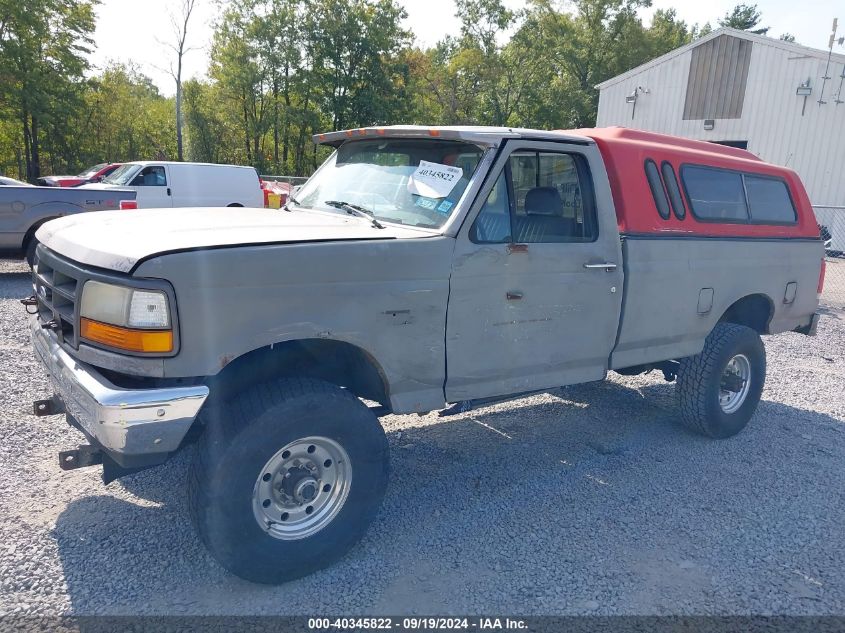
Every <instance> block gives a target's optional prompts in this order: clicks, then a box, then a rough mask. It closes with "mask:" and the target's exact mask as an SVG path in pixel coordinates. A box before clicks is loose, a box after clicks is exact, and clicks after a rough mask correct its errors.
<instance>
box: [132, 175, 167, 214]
mask: <svg viewBox="0 0 845 633" xmlns="http://www.w3.org/2000/svg"><path fill="white" fill-rule="evenodd" d="M131 188H132V189H134V190H135V191H136V192H137V198H136V199H137V200H138V207H139V208H142V209H160V208H167V207H172V206H173V196H172V195H171V189H170V181H169V179H168V173H167V167H166V166H165V165H147V166H146V167H144V168H143V169H142V170H141V171H139V172H138V175H137V176H135V178H133V179H132V185H131Z"/></svg>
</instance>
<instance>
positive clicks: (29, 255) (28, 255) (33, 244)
mask: <svg viewBox="0 0 845 633" xmlns="http://www.w3.org/2000/svg"><path fill="white" fill-rule="evenodd" d="M37 248H38V240H37V239H35V236H34V235H33V236H32V237H31V238H29V241H28V242H27V243H26V249H25V251H24V259H26V263H27V264H29V267H30V268H32V266H33V264H35V249H37Z"/></svg>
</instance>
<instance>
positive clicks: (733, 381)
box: [719, 354, 751, 413]
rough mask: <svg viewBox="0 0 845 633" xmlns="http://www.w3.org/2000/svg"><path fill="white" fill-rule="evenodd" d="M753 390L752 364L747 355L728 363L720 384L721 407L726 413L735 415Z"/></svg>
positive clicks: (739, 356) (737, 357) (736, 357)
mask: <svg viewBox="0 0 845 633" xmlns="http://www.w3.org/2000/svg"><path fill="white" fill-rule="evenodd" d="M750 388H751V362H750V361H749V360H748V357H747V356H745V354H737V355H736V356H734V357H733V358H731V359H730V360H729V361H728V364H727V365H726V366H725V369H724V371H723V372H722V377H721V381H720V384H719V406H720V407H721V408H722V411H724V412H725V413H734V412H735V411H736V410H737V409H739V408H740V407H741V406H742V403H743V402H745V399H746V398H747V397H748V391H749V389H750Z"/></svg>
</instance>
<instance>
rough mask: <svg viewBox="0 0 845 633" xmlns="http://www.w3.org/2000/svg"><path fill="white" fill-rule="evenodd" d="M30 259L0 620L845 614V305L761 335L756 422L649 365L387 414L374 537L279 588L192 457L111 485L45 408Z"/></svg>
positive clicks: (6, 293) (0, 496)
mask: <svg viewBox="0 0 845 633" xmlns="http://www.w3.org/2000/svg"><path fill="white" fill-rule="evenodd" d="M24 271H25V269H24V267H23V266H22V265H21V264H18V263H16V262H0V332H2V337H0V388H2V394H3V398H2V406H0V516H2V517H3V520H2V522H0V614H2V613H31V614H39V615H55V614H78V615H82V614H104V613H107V614H140V613H144V614H186V613H191V614H193V613H197V614H263V613H274V614H305V613H308V614H319V615H325V614H379V613H390V614H405V613H408V614H413V613H417V614H432V613H435V614H448V613H520V614H524V615H527V614H546V613H556V614H588V613H589V614H638V615H650V614H659V615H662V614H693V613H694V614H771V613H776V614H845V574H843V569H845V536H843V529H845V528H843V526H845V495H843V490H845V374H843V370H845V311H843V310H841V309H836V310H833V309H832V310H829V311H828V315H827V317H826V318H825V319H823V321H822V324H821V326H820V332H819V336H818V337H817V338H815V339H808V338H806V337H803V336H800V335H797V334H786V335H781V336H778V337H775V338H770V339H767V341H766V348H767V351H768V354H769V366H770V369H769V378H768V383H767V387H766V391H765V393H764V395H763V400H764V402H762V403H761V405H760V408H759V410H758V413H757V414H756V416H755V418H754V420H753V421H752V424H751V426H750V427H749V428H748V429H747V430H746V431H745V432H744V433H742V434H741V435H740V436H738V437H736V438H733V439H730V440H726V441H721V442H716V441H708V440H705V439H702V438H699V437H697V436H694V435H691V434H689V433H687V432H686V431H684V430H683V429H682V428H680V427H679V426H678V425H677V424H675V422H674V417H675V413H674V408H673V400H672V397H673V387H672V386H670V385H667V384H665V383H664V382H663V381H662V380H661V379H658V377H657V376H652V375H649V376H645V377H635V378H623V377H620V376H616V375H612V378H611V379H610V380H609V381H607V382H605V383H593V384H588V385H579V386H575V387H569V388H565V389H561V390H558V391H556V392H554V393H550V394H548V395H543V396H537V397H532V398H526V399H523V400H520V401H516V402H512V403H507V404H502V405H497V406H491V407H487V408H485V409H480V410H478V411H474V412H471V413H468V414H464V415H461V416H458V417H456V418H451V419H450V420H449V421H448V422H444V421H443V420H442V419H438V418H437V417H436V416H435V415H429V416H425V417H419V416H392V417H388V418H385V419H384V421H383V422H384V424H385V427H386V430H387V431H388V435H389V438H390V443H391V448H392V467H393V478H392V482H391V485H390V487H389V489H388V493H387V498H386V500H385V505H384V507H383V510H382V512H381V514H380V515H379V518H378V520H377V522H376V523H375V524H374V526H373V527H372V528H371V529H370V531H369V533H368V534H367V536H366V538H365V539H364V540H363V542H362V543H360V544H359V545H358V546H357V547H356V548H355V549H354V550H353V551H352V553H351V554H350V555H349V556H347V557H346V558H345V559H344V560H342V561H341V562H340V563H339V564H336V565H335V566H334V567H332V568H330V569H328V570H325V571H322V572H320V573H317V574H315V575H313V576H310V577H308V578H305V579H303V580H299V581H296V582H293V583H289V584H287V585H285V586H282V587H264V586H256V585H251V584H249V583H247V582H244V581H241V580H239V579H237V578H234V577H232V576H230V575H228V574H227V573H226V572H224V571H223V570H222V569H221V568H220V567H218V566H217V565H216V564H215V562H214V561H213V560H212V559H211V558H210V556H209V555H208V554H206V552H205V551H204V549H203V547H202V546H201V545H200V543H199V542H198V541H197V539H196V538H195V536H194V534H193V531H192V529H191V527H190V524H189V521H188V518H187V515H186V510H185V501H184V496H183V481H184V478H185V471H186V466H187V463H188V460H189V458H190V454H188V453H186V454H183V455H180V456H179V457H178V458H176V459H175V460H173V461H171V462H170V463H168V464H167V465H165V466H163V467H161V468H158V469H156V470H152V471H147V472H145V473H140V474H138V475H135V476H132V477H129V478H127V479H124V480H122V481H118V482H114V483H112V484H110V485H109V486H107V487H104V486H103V485H102V483H101V481H100V479H99V472H98V469H96V468H92V469H85V470H77V471H73V472H68V473H64V472H62V471H60V470H59V468H58V465H57V458H56V453H57V451H58V450H60V449H66V448H69V447H71V448H72V447H73V446H75V445H76V444H77V443H79V442H80V440H81V439H82V438H81V435H79V434H78V433H77V432H76V431H73V430H71V429H69V428H68V427H67V426H66V425H65V423H64V421H63V419H62V418H61V417H50V418H36V417H34V416H32V415H31V414H30V413H29V411H30V407H31V402H32V401H33V400H34V399H37V398H40V397H45V396H46V395H48V391H47V382H46V380H45V378H44V377H43V375H42V374H41V373H40V372H39V371H38V369H37V367H36V364H35V361H34V360H33V358H32V355H31V351H30V347H29V340H28V334H27V332H26V320H25V318H24V314H23V308H22V306H20V305H19V304H18V302H17V299H18V298H20V297H22V296H25V295H26V294H27V291H28V289H29V286H28V279H27V276H26V274H25V272H24Z"/></svg>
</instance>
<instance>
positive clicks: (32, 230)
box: [21, 216, 59, 252]
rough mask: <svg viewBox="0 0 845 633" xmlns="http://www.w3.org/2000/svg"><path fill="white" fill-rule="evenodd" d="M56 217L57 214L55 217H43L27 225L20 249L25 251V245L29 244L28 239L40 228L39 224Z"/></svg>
mask: <svg viewBox="0 0 845 633" xmlns="http://www.w3.org/2000/svg"><path fill="white" fill-rule="evenodd" d="M57 217H59V216H56V217H55V218H45V219H44V220H39V221H38V222H36V223H35V224H33V225H32V226H31V227H29V229H27V231H26V235H24V237H23V243H22V244H21V249H22V250H23V251H24V252H26V248H27V246H29V241H30V240H31V239H32V238H34V237H35V232H36V231H37V230H38V229H40V228H41V225H42V224H46V223H47V222H49V221H50V220H55V219H56V218H57Z"/></svg>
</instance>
